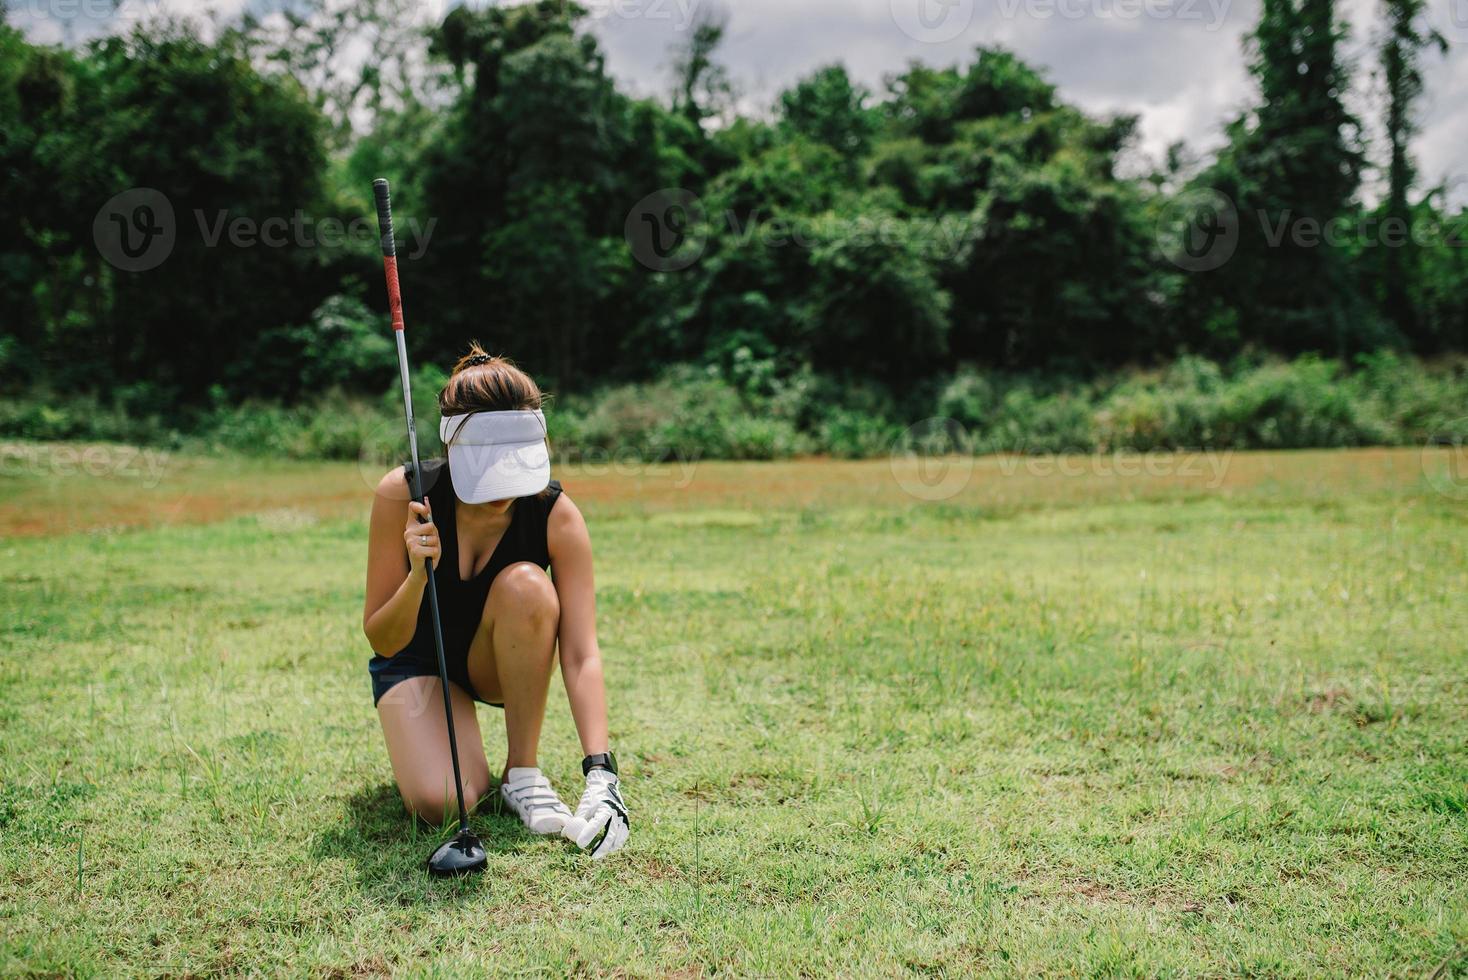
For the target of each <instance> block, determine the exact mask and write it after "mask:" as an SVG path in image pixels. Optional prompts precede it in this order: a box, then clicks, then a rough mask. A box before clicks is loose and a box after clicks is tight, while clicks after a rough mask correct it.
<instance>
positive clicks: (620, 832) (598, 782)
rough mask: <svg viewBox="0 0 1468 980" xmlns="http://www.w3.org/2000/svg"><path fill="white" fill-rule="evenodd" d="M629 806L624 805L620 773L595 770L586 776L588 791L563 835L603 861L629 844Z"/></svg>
mask: <svg viewBox="0 0 1468 980" xmlns="http://www.w3.org/2000/svg"><path fill="white" fill-rule="evenodd" d="M628 829H629V828H628V824H627V804H625V803H623V802H622V791H621V783H620V782H619V781H618V779H617V774H616V773H613V772H608V771H607V770H605V769H593V770H591V771H590V772H589V773H587V774H586V792H584V793H582V794H581V803H580V805H578V806H577V807H576V815H575V816H573V817H572V818H571V819H570V820H568V821H566V826H565V827H563V828H562V829H561V836H563V837H565V838H566V839H567V840H569V841H571V842H573V843H574V844H575V845H576V846H577V847H579V848H581V849H583V850H590V851H591V856H592V858H594V859H601V858H604V857H606V856H607V855H608V854H610V853H612V852H613V851H615V850H617V849H618V848H620V847H621V846H622V845H623V844H625V843H627V833H628Z"/></svg>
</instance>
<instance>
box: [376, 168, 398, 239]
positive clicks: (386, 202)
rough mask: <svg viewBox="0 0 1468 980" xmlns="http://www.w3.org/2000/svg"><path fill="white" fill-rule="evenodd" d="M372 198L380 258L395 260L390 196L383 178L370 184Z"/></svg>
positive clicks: (385, 180)
mask: <svg viewBox="0 0 1468 980" xmlns="http://www.w3.org/2000/svg"><path fill="white" fill-rule="evenodd" d="M372 197H373V199H374V200H375V201H376V202H377V231H378V234H380V235H381V236H382V256H383V258H396V257H397V254H398V245H397V242H396V241H395V240H394V239H393V233H392V196H391V194H389V193H388V186H387V179H386V178H385V177H378V178H377V179H376V180H374V181H373V182H372Z"/></svg>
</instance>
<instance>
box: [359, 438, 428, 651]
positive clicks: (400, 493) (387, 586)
mask: <svg viewBox="0 0 1468 980" xmlns="http://www.w3.org/2000/svg"><path fill="white" fill-rule="evenodd" d="M420 515H421V516H423V517H427V518H428V519H429V521H430V523H428V524H419V523H418V518H419V516H420ZM432 520H433V514H432V511H431V510H430V509H429V507H428V502H427V501H424V502H423V503H419V502H417V501H410V500H409V499H408V481H407V478H406V477H405V476H404V474H403V469H402V467H398V468H397V469H395V470H393V471H392V472H391V473H389V474H387V475H386V476H384V477H383V478H382V481H381V482H380V483H378V484H377V494H376V495H375V496H374V497H373V499H372V524H371V529H370V531H369V533H368V538H367V600H366V604H365V606H364V608H363V610H362V632H363V633H365V634H367V642H368V644H370V645H371V647H372V649H373V651H374V652H376V653H378V654H381V655H382V656H384V657H391V656H392V655H393V654H395V653H397V652H398V651H399V650H401V649H403V647H405V646H407V645H408V643H409V641H411V640H412V639H413V633H414V632H416V630H417V628H418V606H419V604H420V603H422V601H423V586H424V584H425V583H426V582H427V581H428V572H427V570H426V569H425V566H424V560H425V559H428V558H431V559H433V560H434V561H435V562H436V561H438V557H439V541H438V528H437V527H436V526H435V525H434V524H433V523H431V522H432Z"/></svg>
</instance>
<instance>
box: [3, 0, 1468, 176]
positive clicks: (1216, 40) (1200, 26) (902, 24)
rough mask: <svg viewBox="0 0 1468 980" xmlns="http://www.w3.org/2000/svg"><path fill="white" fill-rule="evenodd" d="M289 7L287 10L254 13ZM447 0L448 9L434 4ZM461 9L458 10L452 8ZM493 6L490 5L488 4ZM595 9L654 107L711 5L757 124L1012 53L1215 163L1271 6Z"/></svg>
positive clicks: (1195, 1)
mask: <svg viewBox="0 0 1468 980" xmlns="http://www.w3.org/2000/svg"><path fill="white" fill-rule="evenodd" d="M110 2H111V0H12V3H13V4H14V3H18V4H19V5H20V6H19V9H18V12H17V13H16V14H13V15H12V16H13V18H14V19H15V21H16V22H17V23H19V24H21V25H22V27H23V29H25V30H26V31H27V33H28V34H30V35H31V36H32V37H34V38H36V39H38V40H44V41H59V40H61V39H62V38H63V36H64V34H65V28H64V27H63V19H64V18H62V17H59V16H56V14H58V13H60V12H62V11H64V10H72V11H74V10H76V9H78V8H82V9H91V8H93V7H95V8H97V9H104V8H107V7H109V6H110ZM245 2H246V0H125V2H124V5H123V9H124V11H128V10H130V9H131V10H132V11H134V12H143V13H146V12H149V11H158V10H166V11H168V12H172V13H188V14H193V15H195V16H199V17H201V18H203V17H204V15H206V14H207V13H213V14H216V15H225V16H228V15H233V14H236V13H238V12H239V10H240V9H242V8H243V6H244V4H245ZM253 2H255V3H260V2H265V3H280V2H288V0H253ZM432 2H438V0H432ZM444 2H449V0H444ZM475 2H479V0H475ZM582 2H583V3H584V4H585V5H586V6H588V7H590V8H591V10H592V12H593V20H592V29H593V30H594V31H595V33H596V34H597V36H598V37H599V38H600V40H601V41H602V43H603V45H604V47H605V48H606V51H607V55H608V65H609V66H610V69H611V71H612V72H613V73H614V74H615V75H616V76H617V77H618V79H619V81H621V82H622V83H623V84H624V85H626V86H627V87H628V88H629V89H631V90H632V91H634V92H637V93H639V94H644V95H647V94H657V95H666V94H667V92H668V91H669V90H670V88H671V81H672V80H671V75H670V71H669V67H668V66H669V62H670V50H671V48H672V46H673V45H674V44H676V43H680V42H681V41H682V40H683V39H684V38H686V36H687V31H688V28H689V26H690V24H691V23H692V22H693V20H694V18H695V17H696V16H697V15H698V14H699V13H701V12H704V8H705V7H708V8H714V7H716V6H717V7H721V8H722V9H723V10H725V11H726V12H727V13H728V15H729V31H728V35H727V38H726V41H725V44H724V47H723V49H722V50H721V51H720V58H721V60H722V61H723V62H724V63H725V64H726V65H727V66H728V68H729V70H730V72H731V74H732V75H733V77H734V80H735V82H736V84H737V85H738V86H739V88H740V90H741V92H742V95H743V98H742V99H741V106H742V107H743V108H745V109H747V110H751V111H762V110H764V109H766V108H767V107H768V106H769V105H770V104H771V103H772V102H773V101H774V99H775V97H776V96H777V95H778V93H779V92H780V90H781V89H783V88H784V87H786V86H787V85H789V84H790V83H791V82H793V81H794V80H796V79H797V78H800V77H801V76H803V75H806V74H808V73H810V72H811V71H813V70H814V69H816V68H818V67H820V66H821V65H825V64H830V63H832V62H836V61H840V62H842V63H844V64H845V65H846V66H847V68H848V69H849V70H850V71H851V73H852V74H853V76H855V77H856V78H857V79H858V80H860V81H862V82H864V83H865V84H867V85H869V86H871V87H872V88H874V89H878V90H880V89H881V87H882V83H883V78H884V77H885V76H887V75H889V74H891V73H893V72H896V71H900V70H901V69H902V68H903V67H904V66H905V65H906V63H907V62H908V61H910V60H919V61H923V62H926V63H929V64H935V65H944V64H953V63H956V62H960V61H963V60H965V59H967V58H968V57H969V56H970V53H971V52H972V50H973V48H974V47H975V46H976V45H979V44H1003V45H1005V46H1006V47H1009V48H1011V49H1013V50H1014V51H1015V52H1016V53H1018V54H1019V55H1020V56H1021V57H1023V58H1024V59H1026V60H1027V61H1029V62H1031V63H1032V64H1035V65H1037V66H1039V67H1041V68H1042V69H1043V70H1044V71H1045V72H1046V74H1047V75H1048V76H1049V78H1050V79H1051V80H1052V81H1054V82H1055V83H1056V84H1057V85H1058V86H1059V88H1060V92H1061V95H1062V96H1063V97H1064V98H1066V99H1067V100H1069V101H1072V102H1074V103H1075V104H1077V105H1080V106H1082V107H1083V108H1085V109H1087V110H1088V111H1092V112H1097V113H1111V112H1132V113H1137V114H1138V115H1139V116H1140V117H1141V124H1140V131H1141V149H1142V151H1143V152H1144V153H1146V154H1147V155H1149V156H1151V157H1152V158H1154V159H1155V158H1159V157H1160V156H1161V154H1162V152H1163V150H1164V148H1165V147H1166V146H1167V145H1168V144H1169V143H1172V142H1174V141H1176V140H1184V141H1186V142H1187V143H1188V144H1189V146H1190V147H1192V148H1193V149H1194V150H1195V151H1207V150H1211V149H1213V148H1214V147H1216V146H1217V145H1218V143H1219V142H1220V139H1221V130H1222V127H1223V125H1224V123H1225V122H1226V121H1227V120H1228V119H1229V118H1231V117H1232V116H1233V115H1235V114H1236V113H1237V112H1238V111H1239V109H1240V108H1241V107H1243V106H1245V105H1247V104H1248V102H1249V101H1250V100H1251V98H1252V91H1251V87H1250V81H1249V78H1248V73H1247V71H1246V68H1245V58H1244V54H1243V51H1242V48H1241V39H1242V37H1243V35H1244V34H1245V33H1246V32H1247V31H1248V30H1249V29H1250V28H1251V27H1252V26H1253V24H1254V22H1255V20H1256V18H1257V17H1258V0H737V2H728V3H722V4H721V3H719V2H718V0H582ZM1378 6H1379V0H1342V10H1343V12H1344V14H1345V16H1346V17H1347V18H1348V20H1350V21H1351V23H1352V25H1353V30H1352V34H1353V37H1352V41H1351V43H1350V45H1349V46H1348V49H1347V50H1348V53H1351V54H1353V55H1354V56H1356V57H1357V58H1358V59H1359V63H1358V66H1357V70H1356V79H1357V82H1356V89H1357V91H1356V92H1355V93H1353V105H1354V106H1355V108H1356V109H1357V111H1358V112H1360V113H1361V114H1362V115H1363V116H1365V117H1367V119H1368V121H1369V119H1370V117H1371V116H1372V115H1374V114H1375V113H1376V109H1375V107H1373V106H1372V105H1371V104H1369V103H1368V102H1366V101H1365V99H1366V96H1367V93H1368V91H1369V86H1370V77H1369V72H1370V70H1372V69H1374V57H1373V54H1372V52H1371V50H1370V42H1371V40H1372V37H1373V35H1374V32H1375V30H1376V24H1377V20H1376V18H1377V16H1378V15H1377V10H1378ZM1431 16H1432V17H1433V18H1434V19H1435V23H1436V26H1437V27H1438V28H1439V29H1440V30H1442V31H1443V33H1444V34H1445V35H1447V36H1448V39H1449V40H1450V41H1452V42H1454V43H1455V44H1456V45H1457V47H1455V48H1454V49H1453V50H1452V51H1450V52H1449V54H1448V55H1447V57H1446V58H1441V57H1439V56H1437V55H1436V54H1432V55H1429V56H1428V59H1427V60H1428V70H1427V73H1426V75H1427V97H1426V98H1425V99H1424V104H1423V111H1422V123H1423V131H1422V134H1421V136H1420V137H1419V138H1418V140H1417V143H1416V145H1415V150H1416V152H1417V155H1418V158H1419V163H1420V166H1421V170H1422V174H1423V181H1424V183H1435V182H1439V181H1442V180H1449V179H1453V178H1464V177H1468V159H1465V151H1464V149H1463V148H1464V146H1465V145H1468V113H1464V112H1462V111H1461V109H1459V108H1458V107H1460V106H1462V105H1463V104H1464V103H1465V101H1468V57H1465V56H1464V54H1463V53H1462V51H1463V50H1468V0H1440V2H1437V3H1434V4H1433V5H1432V7H1431ZM70 20H71V28H70V30H71V36H72V37H73V39H78V40H79V39H82V38H85V37H87V36H90V35H91V34H95V33H97V32H99V31H101V30H105V29H107V26H108V23H107V21H106V20H105V19H99V18H98V17H96V16H82V17H76V16H72V17H71V18H70Z"/></svg>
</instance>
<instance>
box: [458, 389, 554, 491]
mask: <svg viewBox="0 0 1468 980" xmlns="http://www.w3.org/2000/svg"><path fill="white" fill-rule="evenodd" d="M438 437H439V439H441V440H442V441H443V444H444V445H445V446H447V447H448V450H449V473H450V474H451V475H452V476H453V481H454V494H455V496H457V497H458V498H459V499H460V500H462V501H464V503H466V504H483V503H488V502H489V501H491V500H508V499H510V498H512V497H533V496H534V495H535V494H537V493H540V491H542V490H544V489H545V488H546V486H548V485H549V484H550V450H549V448H548V447H547V446H546V442H545V438H546V433H545V414H544V413H543V412H541V411H540V410H539V409H536V410H534V411H517V412H473V413H471V414H469V415H446V416H444V417H443V418H442V419H441V420H440V421H439V423H438Z"/></svg>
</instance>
